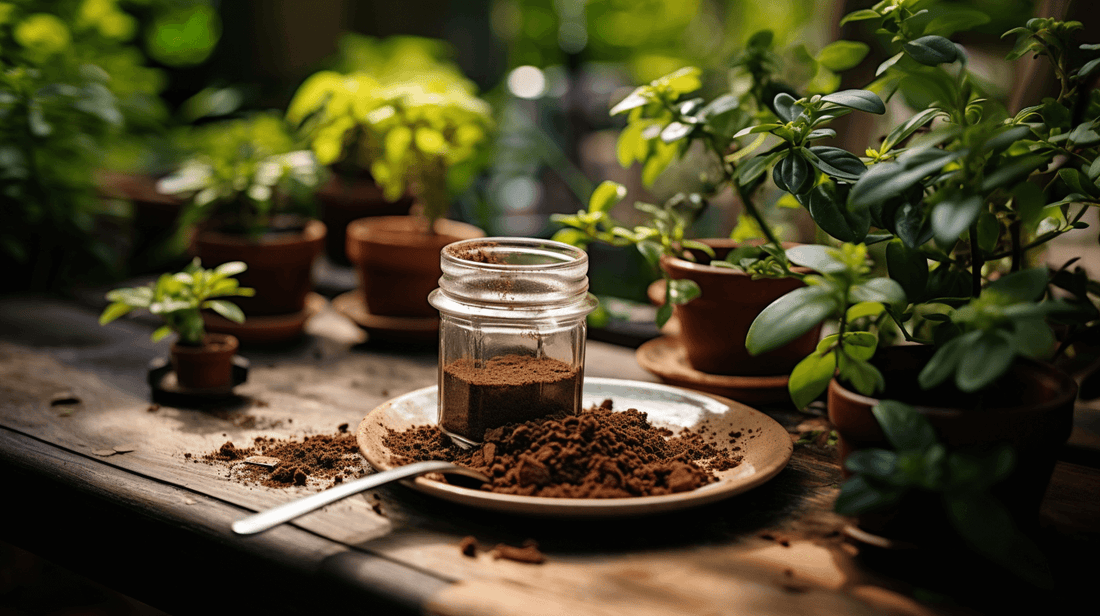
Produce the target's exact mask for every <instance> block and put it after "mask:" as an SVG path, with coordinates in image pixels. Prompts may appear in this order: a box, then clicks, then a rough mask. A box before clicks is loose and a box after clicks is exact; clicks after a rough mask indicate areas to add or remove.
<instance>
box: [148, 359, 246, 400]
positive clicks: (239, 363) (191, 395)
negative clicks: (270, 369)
mask: <svg viewBox="0 0 1100 616" xmlns="http://www.w3.org/2000/svg"><path fill="white" fill-rule="evenodd" d="M248 368H249V363H248V360H247V359H245V358H243V357H241V356H240V355H234V356H233V382H232V384H230V385H227V386H225V387H210V388H203V389H194V388H191V387H183V386H182V385H180V384H179V381H178V380H176V371H175V370H173V369H172V364H171V362H169V361H168V359H167V358H164V357H158V358H157V359H154V360H153V361H151V362H149V372H148V375H147V377H146V380H147V381H148V383H149V387H151V388H152V389H153V402H157V403H159V404H167V405H169V406H186V405H188V404H195V403H201V402H211V401H215V400H219V399H223V398H231V397H233V395H234V394H233V388H234V387H236V386H237V385H240V384H241V383H244V382H245V381H247V380H248Z"/></svg>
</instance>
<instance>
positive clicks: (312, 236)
mask: <svg viewBox="0 0 1100 616" xmlns="http://www.w3.org/2000/svg"><path fill="white" fill-rule="evenodd" d="M326 233H327V227H325V223H323V222H321V221H320V220H317V219H315V218H311V219H309V220H307V221H306V224H305V226H304V227H302V230H301V231H300V232H297V233H276V234H272V235H271V236H267V237H260V238H251V237H249V236H247V235H242V234H238V233H225V232H224V231H213V230H209V229H204V230H201V231H198V232H196V233H195V242H196V243H202V242H206V243H215V242H216V243H219V244H233V245H240V246H255V245H257V244H262V245H265V246H270V245H282V244H299V243H312V242H318V243H320V242H321V241H323V240H324V239H325V234H326Z"/></svg>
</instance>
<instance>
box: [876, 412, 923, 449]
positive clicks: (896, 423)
mask: <svg viewBox="0 0 1100 616" xmlns="http://www.w3.org/2000/svg"><path fill="white" fill-rule="evenodd" d="M871 412H872V413H873V414H874V416H875V419H876V420H877V421H878V425H879V427H881V428H882V432H883V434H885V435H886V440H887V441H889V442H890V444H891V445H892V446H893V447H894V449H897V450H898V451H924V450H926V449H928V448H929V447H931V446H932V445H934V444H936V442H937V438H936V431H935V430H933V429H932V424H931V423H929V422H928V419H927V418H926V417H925V416H924V415H921V414H920V413H918V412H917V410H916V409H914V408H913V407H911V406H909V405H908V404H905V403H903V402H898V401H896V400H883V401H881V402H879V403H878V404H876V405H875V407H874V408H873V409H871Z"/></svg>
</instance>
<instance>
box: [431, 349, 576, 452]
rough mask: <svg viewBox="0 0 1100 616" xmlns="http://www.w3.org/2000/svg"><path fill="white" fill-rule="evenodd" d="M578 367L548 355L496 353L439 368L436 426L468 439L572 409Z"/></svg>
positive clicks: (574, 406)
mask: <svg viewBox="0 0 1100 616" xmlns="http://www.w3.org/2000/svg"><path fill="white" fill-rule="evenodd" d="M580 389H581V373H580V370H579V369H577V368H575V367H573V366H571V365H569V364H567V363H565V362H563V361H560V360H557V359H553V358H550V357H534V356H530V355H515V354H513V355H502V356H498V357H493V358H492V359H489V360H488V361H486V362H484V363H483V364H481V365H478V363H477V362H476V361H475V360H473V359H470V358H462V359H457V360H454V361H452V362H450V363H448V364H447V365H446V366H444V367H443V409H442V412H441V414H440V422H439V423H440V426H441V427H442V428H443V429H444V430H446V431H448V432H451V433H453V434H457V435H459V436H462V437H465V438H467V439H470V440H472V441H480V440H482V437H483V435H484V434H485V431H486V430H489V429H492V428H496V427H499V426H502V425H505V424H509V423H519V422H524V421H527V420H530V419H535V418H538V417H544V416H546V415H550V414H553V413H558V412H561V411H563V410H565V411H573V410H575V409H576V408H577V405H578V402H579V400H580Z"/></svg>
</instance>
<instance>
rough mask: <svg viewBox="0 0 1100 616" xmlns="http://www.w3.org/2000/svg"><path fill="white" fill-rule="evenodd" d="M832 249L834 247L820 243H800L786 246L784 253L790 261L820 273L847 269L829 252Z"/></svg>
mask: <svg viewBox="0 0 1100 616" xmlns="http://www.w3.org/2000/svg"><path fill="white" fill-rule="evenodd" d="M832 250H835V249H834V248H829V247H828V246H822V245H820V244H801V245H799V246H792V247H791V248H788V249H787V250H786V251H784V254H786V255H787V260H788V261H790V262H791V263H794V264H795V265H801V266H803V267H808V268H810V269H812V270H814V271H817V272H821V273H822V274H830V273H837V272H843V271H844V270H846V269H848V266H846V265H844V263H843V262H842V261H840V260H839V259H837V258H836V257H834V256H833V255H832V254H831V252H830V251H832Z"/></svg>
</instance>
